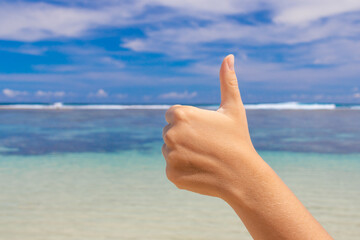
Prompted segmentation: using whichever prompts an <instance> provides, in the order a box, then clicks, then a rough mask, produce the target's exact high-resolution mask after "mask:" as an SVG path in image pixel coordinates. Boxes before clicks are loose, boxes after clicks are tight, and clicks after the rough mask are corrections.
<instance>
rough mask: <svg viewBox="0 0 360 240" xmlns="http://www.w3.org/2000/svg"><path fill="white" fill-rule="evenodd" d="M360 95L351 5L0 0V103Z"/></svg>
mask: <svg viewBox="0 0 360 240" xmlns="http://www.w3.org/2000/svg"><path fill="white" fill-rule="evenodd" d="M229 53H233V54H234V55H235V57H236V70H237V74H238V79H239V85H240V89H241V93H242V96H243V99H244V102H249V103H250V102H281V101H300V102H341V103H347V102H348V103H359V102H360V1H359V0H342V1H341V3H340V2H339V1H338V0H326V1H325V0H292V1H285V0H268V1H263V0H261V1H260V0H251V1H250V0H243V1H238V0H222V1H212V0H197V1H196V0H192V1H190V0H148V1H145V0H133V1H127V0H122V1H118V0H102V1H90V0H73V1H67V0H49V1H36V0H32V1H30V0H28V1H24V0H23V1H21V0H9V1H6V0H5V1H4V0H2V1H1V0H0V102H99V103H102V102H107V103H217V102H218V101H219V99H220V95H219V94H220V91H219V81H218V70H219V67H220V64H221V61H222V59H223V57H225V56H226V55H227V54H229Z"/></svg>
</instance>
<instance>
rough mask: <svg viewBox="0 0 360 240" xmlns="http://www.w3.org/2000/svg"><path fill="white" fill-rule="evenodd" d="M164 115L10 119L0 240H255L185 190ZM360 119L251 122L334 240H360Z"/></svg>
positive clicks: (57, 114)
mask: <svg viewBox="0 0 360 240" xmlns="http://www.w3.org/2000/svg"><path fill="white" fill-rule="evenodd" d="M163 114H164V110H124V111H10V110H3V111H0V116H1V118H0V239H1V240H2V239H4V240H12V239H14V240H18V239H19V240H20V239H21V240H23V239H29V240H35V239H36V240H37V239H74V240H75V239H90V240H91V239H170V240H171V239H225V240H226V239H251V237H250V235H249V234H248V233H247V231H246V229H245V228H244V226H243V225H242V223H241V221H240V220H239V219H238V218H237V216H236V215H235V213H234V212H233V211H232V209H231V208H230V207H228V206H227V205H226V204H225V203H224V202H222V201H221V200H219V199H215V198H211V197H206V196H200V195H196V194H194V193H190V192H186V191H180V190H178V189H176V188H175V187H174V186H173V185H172V184H171V183H170V182H168V181H167V179H166V177H165V173H164V168H165V163H164V160H163V158H162V155H161V145H162V140H161V130H162V127H163V125H164V124H165V121H164V119H163ZM359 117H360V111H351V110H332V111H273V110H266V111H264V110H254V111H248V119H249V126H250V129H251V133H252V136H253V139H254V144H255V145H256V146H257V149H258V150H259V152H260V154H261V155H262V157H263V158H264V159H265V160H266V161H267V162H268V163H269V164H270V165H271V166H272V167H273V168H274V169H275V171H276V172H277V173H278V174H279V175H280V176H281V177H282V179H283V180H284V181H285V182H286V184H287V185H288V186H289V187H290V188H291V189H292V190H293V191H294V192H295V194H296V195H297V196H298V197H299V198H300V200H301V201H302V202H303V203H304V204H305V206H306V207H307V208H308V209H309V210H310V211H311V213H313V215H314V216H315V217H316V218H317V219H318V220H319V221H320V223H321V224H322V225H323V226H324V227H325V228H326V229H327V230H328V231H329V232H330V233H331V234H332V235H333V237H334V238H335V239H356V238H358V237H359V236H360V230H359V229H360V144H359V143H360V142H359V138H360V134H359V133H360V124H359V123H358V119H359Z"/></svg>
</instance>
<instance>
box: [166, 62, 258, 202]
mask: <svg viewBox="0 0 360 240" xmlns="http://www.w3.org/2000/svg"><path fill="white" fill-rule="evenodd" d="M220 87H221V104H220V108H219V109H218V110H217V111H210V110H204V109H199V108H196V107H192V106H181V105H174V106H172V107H171V108H169V110H168V111H167V112H166V114H165V118H166V121H167V122H168V125H166V126H165V127H164V129H163V139H164V145H163V147H162V153H163V155H164V158H165V160H166V175H167V177H168V179H169V180H170V181H171V182H173V183H174V184H175V185H176V186H177V187H178V188H180V189H186V190H189V191H193V192H197V193H200V194H204V195H210V196H215V197H221V198H223V197H224V196H225V195H226V193H228V192H229V191H231V186H232V183H233V182H234V181H241V178H242V177H244V178H245V177H246V175H247V174H249V173H248V172H247V171H246V169H247V166H248V165H251V161H249V159H251V156H252V155H253V154H256V151H255V149H254V148H253V145H252V143H251V139H250V135H249V130H248V125H247V120H246V113H245V109H244V106H243V103H242V100H241V97H240V92H239V88H238V82H237V78H236V74H235V71H234V56H233V55H229V56H227V57H226V58H225V59H224V61H223V63H222V65H221V69H220ZM239 173H240V177H239ZM242 173H243V174H242Z"/></svg>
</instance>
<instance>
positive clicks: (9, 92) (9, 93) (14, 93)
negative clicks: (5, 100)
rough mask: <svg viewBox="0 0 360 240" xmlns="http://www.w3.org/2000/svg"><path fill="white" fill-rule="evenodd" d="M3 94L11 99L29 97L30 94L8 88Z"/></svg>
mask: <svg viewBox="0 0 360 240" xmlns="http://www.w3.org/2000/svg"><path fill="white" fill-rule="evenodd" d="M2 93H3V94H4V95H5V96H6V97H9V98H13V97H18V96H26V95H28V92H26V91H16V90H11V89H8V88H5V89H3V91H2Z"/></svg>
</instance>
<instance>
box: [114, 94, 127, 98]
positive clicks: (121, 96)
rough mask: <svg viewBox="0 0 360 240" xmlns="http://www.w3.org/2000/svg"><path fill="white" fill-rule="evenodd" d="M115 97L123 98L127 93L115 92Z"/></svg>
mask: <svg viewBox="0 0 360 240" xmlns="http://www.w3.org/2000/svg"><path fill="white" fill-rule="evenodd" d="M116 97H117V98H119V99H124V98H127V97H128V95H127V94H124V93H118V94H116Z"/></svg>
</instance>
